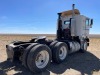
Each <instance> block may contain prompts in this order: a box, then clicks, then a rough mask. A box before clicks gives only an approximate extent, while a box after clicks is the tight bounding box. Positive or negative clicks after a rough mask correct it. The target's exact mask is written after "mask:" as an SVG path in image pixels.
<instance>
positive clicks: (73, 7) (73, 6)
mask: <svg viewBox="0 0 100 75" xmlns="http://www.w3.org/2000/svg"><path fill="white" fill-rule="evenodd" d="M74 9H75V4H73V5H72V18H74V15H75V13H74Z"/></svg>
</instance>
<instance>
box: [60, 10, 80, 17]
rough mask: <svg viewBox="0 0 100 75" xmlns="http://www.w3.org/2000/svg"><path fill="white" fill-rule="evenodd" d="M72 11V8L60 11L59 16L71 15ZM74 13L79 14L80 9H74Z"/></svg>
mask: <svg viewBox="0 0 100 75" xmlns="http://www.w3.org/2000/svg"><path fill="white" fill-rule="evenodd" d="M72 12H73V10H68V11H64V12H61V16H62V17H65V16H70V15H72ZM74 13H75V14H77V15H80V11H79V10H78V9H74Z"/></svg>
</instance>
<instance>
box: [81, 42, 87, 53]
mask: <svg viewBox="0 0 100 75" xmlns="http://www.w3.org/2000/svg"><path fill="white" fill-rule="evenodd" d="M87 46H88V43H87V41H84V44H83V49H81V50H80V51H81V53H85V52H86V51H87Z"/></svg>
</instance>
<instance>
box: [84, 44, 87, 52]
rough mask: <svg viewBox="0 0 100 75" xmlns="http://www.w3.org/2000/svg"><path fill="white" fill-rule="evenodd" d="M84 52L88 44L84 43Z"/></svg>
mask: <svg viewBox="0 0 100 75" xmlns="http://www.w3.org/2000/svg"><path fill="white" fill-rule="evenodd" d="M84 50H87V42H85V43H84Z"/></svg>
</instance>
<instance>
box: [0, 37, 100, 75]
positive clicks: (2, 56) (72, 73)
mask: <svg viewBox="0 0 100 75" xmlns="http://www.w3.org/2000/svg"><path fill="white" fill-rule="evenodd" d="M35 36H36V35H35ZM32 37H33V35H28V36H27V35H23V36H22V35H18V36H16V35H2V36H0V62H1V63H0V75H3V74H5V75H6V74H8V75H13V74H15V75H32V73H31V72H30V71H29V70H27V69H25V68H24V67H23V66H22V65H20V64H17V65H16V64H12V63H9V62H7V61H6V58H7V56H6V48H5V46H6V44H9V43H10V42H11V41H13V40H23V41H27V40H29V39H31V38H32ZM48 38H49V39H53V38H54V36H48ZM57 74H58V75H60V74H62V75H85V74H87V75H92V74H93V75H100V38H91V39H90V46H89V47H88V52H87V53H85V54H82V53H75V54H72V55H70V56H69V57H68V60H66V61H65V62H64V63H62V64H59V65H57V64H54V63H52V64H51V65H50V67H49V68H48V71H46V72H43V73H42V74H38V75H57Z"/></svg>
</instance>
